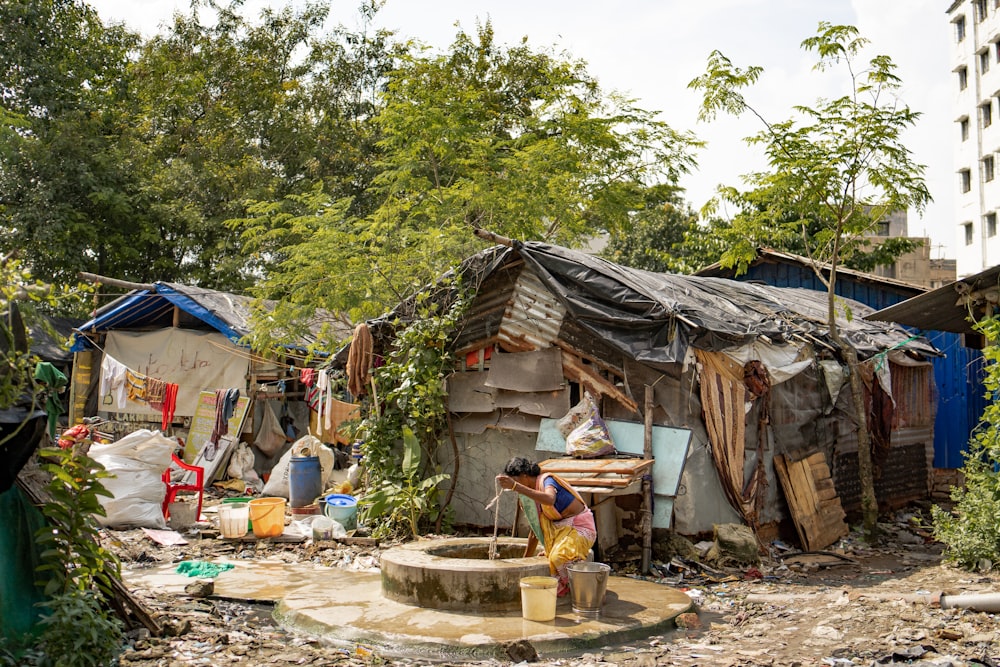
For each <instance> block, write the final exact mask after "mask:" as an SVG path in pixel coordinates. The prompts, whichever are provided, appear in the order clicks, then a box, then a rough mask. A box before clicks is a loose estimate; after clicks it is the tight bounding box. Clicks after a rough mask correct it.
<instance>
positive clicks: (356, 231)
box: [246, 23, 696, 318]
mask: <svg viewBox="0 0 1000 667" xmlns="http://www.w3.org/2000/svg"><path fill="white" fill-rule="evenodd" d="M382 99H383V103H382V107H381V108H380V111H379V113H378V118H377V120H378V132H379V133H380V135H379V136H380V141H379V150H380V151H381V153H380V155H379V160H378V162H377V164H376V168H377V170H378V173H377V174H376V175H375V176H374V178H373V180H372V184H371V186H370V187H369V188H368V189H367V190H366V193H365V194H366V196H368V197H370V198H371V199H372V201H373V202H374V208H373V210H372V211H371V212H370V213H368V214H366V215H356V214H354V213H353V212H352V208H351V202H349V201H343V200H338V199H337V198H336V196H335V194H334V193H332V192H329V193H320V192H319V191H313V192H312V193H311V194H310V196H309V197H308V198H306V199H304V198H303V197H302V196H301V193H300V194H299V195H297V196H296V197H295V198H292V199H289V200H286V201H283V202H271V203H262V204H261V205H260V206H259V207H257V208H256V209H255V210H254V214H255V215H254V217H253V218H252V219H251V220H250V221H248V226H247V231H246V234H247V235H248V236H255V237H260V236H263V235H266V234H274V233H276V232H275V231H274V230H276V229H279V228H284V229H287V230H289V231H288V232H287V233H288V234H289V238H290V239H291V238H294V237H298V238H300V239H301V242H299V243H297V244H295V243H292V244H290V245H286V246H285V247H284V248H283V249H282V253H283V254H282V262H281V263H280V264H278V265H277V266H275V267H274V271H273V272H271V273H270V274H269V275H268V277H267V279H266V281H265V284H264V289H265V290H270V291H271V292H272V293H274V292H280V293H283V294H286V295H288V297H289V298H288V300H289V301H290V302H293V303H296V302H297V303H304V302H305V299H309V300H310V301H311V302H312V303H313V304H314V305H321V306H324V307H326V308H327V309H329V310H333V311H338V312H340V311H343V312H350V314H351V315H352V317H354V318H359V317H365V316H371V315H374V314H379V313H381V312H383V311H384V310H385V309H386V307H387V306H388V305H390V304H393V303H395V302H396V301H398V300H399V299H400V298H402V297H404V296H407V295H409V294H411V293H412V292H413V291H414V290H415V289H416V288H417V287H419V286H420V285H422V284H425V283H426V282H428V281H429V280H431V279H432V278H434V277H436V276H437V275H439V274H440V273H441V272H443V271H444V270H446V269H448V268H449V267H451V266H453V265H454V264H456V263H457V262H458V261H459V260H461V259H462V258H464V257H466V256H468V255H469V254H471V253H473V252H474V251H476V250H477V249H479V247H481V246H480V244H479V242H478V241H476V240H475V239H474V238H473V236H472V234H471V231H472V229H473V227H476V226H481V227H484V228H489V229H490V230H491V231H495V232H497V233H500V234H502V235H505V236H510V237H513V238H520V239H545V240H549V241H553V242H558V243H562V244H568V245H573V244H578V243H581V242H582V241H583V240H584V239H585V238H587V237H589V236H591V235H593V234H595V233H597V232H600V231H603V230H616V229H619V228H625V227H627V226H628V225H629V223H630V215H631V214H632V213H633V212H634V211H636V210H641V209H642V207H643V206H644V205H645V203H646V200H647V189H648V188H649V187H651V186H653V185H657V184H660V183H669V184H674V183H676V180H677V178H678V177H679V175H680V174H681V173H683V172H684V171H685V170H687V169H688V168H689V167H690V165H692V164H693V159H692V157H691V155H690V151H691V149H692V148H693V147H694V146H695V145H696V142H695V141H694V139H693V138H692V137H691V136H689V135H686V134H681V133H678V132H674V131H673V130H671V129H670V128H669V127H668V126H666V125H665V124H663V123H662V122H659V121H657V120H655V118H654V116H655V114H654V113H652V112H649V111H645V110H642V109H639V108H637V107H635V106H634V105H633V104H632V103H631V102H630V101H629V100H626V99H623V98H622V97H621V96H618V95H614V94H609V95H605V94H603V93H602V91H601V90H600V88H599V86H598V85H597V83H596V81H594V80H593V78H592V77H590V76H589V75H588V74H587V72H586V70H585V67H584V65H583V64H582V63H580V62H577V61H574V60H570V59H568V58H565V57H563V56H559V55H555V54H550V53H543V52H539V51H536V50H533V49H532V48H530V47H529V46H528V44H527V41H526V40H525V41H522V42H520V43H518V44H516V45H514V46H509V47H505V46H501V45H498V44H496V43H495V42H494V36H493V31H492V28H491V26H490V25H489V23H487V24H486V25H484V26H481V27H480V28H479V30H478V31H477V33H476V34H475V35H468V34H466V33H465V32H459V33H458V35H457V37H456V39H455V41H454V43H453V44H452V46H451V49H450V51H449V52H448V53H445V54H441V55H427V54H425V53H423V52H417V53H414V54H412V55H408V56H407V57H405V58H402V59H401V64H400V66H399V67H398V68H397V69H395V70H394V71H393V72H391V73H390V75H389V77H388V81H387V84H386V86H385V92H384V95H383V98H382ZM281 233H286V232H281ZM333 272H335V274H336V277H337V280H336V282H335V283H333V282H331V281H330V280H329V277H330V275H331V273H333ZM272 316H273V315H272Z"/></svg>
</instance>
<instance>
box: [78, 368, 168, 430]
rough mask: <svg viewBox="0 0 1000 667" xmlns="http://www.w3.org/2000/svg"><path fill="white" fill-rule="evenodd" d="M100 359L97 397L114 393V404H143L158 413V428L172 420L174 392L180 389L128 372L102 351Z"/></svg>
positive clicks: (164, 381)
mask: <svg viewBox="0 0 1000 667" xmlns="http://www.w3.org/2000/svg"><path fill="white" fill-rule="evenodd" d="M101 352H102V353H103V354H104V357H103V359H101V378H100V384H99V385H98V393H99V394H100V396H102V397H103V396H107V395H109V394H112V392H113V393H114V397H115V399H116V403H117V404H118V406H119V407H123V406H124V405H125V403H126V401H133V402H136V403H145V404H147V405H148V406H149V407H151V408H152V409H154V410H160V413H161V415H162V418H161V420H160V427H161V429H162V430H164V431H165V430H167V427H168V426H169V425H170V424H171V423H172V422H173V421H174V411H175V410H176V409H177V392H178V390H179V389H180V387H179V386H178V385H177V384H175V383H173V382H167V381H166V380H161V379H160V378H155V377H151V376H149V375H146V374H145V373H140V372H139V371H135V370H132V369H131V368H129V367H128V366H126V365H125V364H123V363H122V362H120V361H118V360H117V359H115V358H114V357H112V356H111V355H110V354H108V353H107V352H106V351H104V350H101Z"/></svg>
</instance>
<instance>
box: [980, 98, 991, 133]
mask: <svg viewBox="0 0 1000 667" xmlns="http://www.w3.org/2000/svg"><path fill="white" fill-rule="evenodd" d="M979 119H980V120H981V121H982V123H983V127H989V126H990V125H992V124H993V102H992V100H991V101H989V102H983V103H982V104H981V105H979Z"/></svg>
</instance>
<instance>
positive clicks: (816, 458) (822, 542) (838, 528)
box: [774, 453, 849, 551]
mask: <svg viewBox="0 0 1000 667" xmlns="http://www.w3.org/2000/svg"><path fill="white" fill-rule="evenodd" d="M774 469H775V471H776V472H777V473H778V479H779V481H780V482H781V488H782V489H783V490H784V492H785V498H786V499H787V500H788V508H789V510H790V511H791V514H792V522H793V523H794V524H795V530H796V531H797V532H798V534H799V540H800V541H801V542H802V548H803V549H804V550H805V551H816V550H818V549H823V548H825V547H828V546H829V545H831V544H833V543H834V542H836V541H837V540H838V539H840V538H841V537H843V536H844V535H847V533H848V530H849V529H848V526H847V524H846V523H845V522H844V516H845V514H844V509H843V507H842V506H841V504H840V497H839V496H837V494H836V491H835V490H834V487H833V480H832V479H830V469H829V466H827V464H826V459H825V457H824V456H823V454H822V453H819V454H813V455H812V456H809V457H808V458H805V459H802V460H801V461H788V460H787V459H786V458H785V457H784V456H783V455H781V454H777V455H775V457H774Z"/></svg>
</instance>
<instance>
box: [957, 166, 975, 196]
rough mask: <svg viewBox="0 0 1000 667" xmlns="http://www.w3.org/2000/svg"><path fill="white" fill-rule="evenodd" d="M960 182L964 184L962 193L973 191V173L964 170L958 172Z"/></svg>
mask: <svg viewBox="0 0 1000 667" xmlns="http://www.w3.org/2000/svg"><path fill="white" fill-rule="evenodd" d="M958 177H959V180H960V181H961V183H962V192H968V191H969V190H971V189H972V172H971V171H970V170H968V169H962V170H961V171H959V172H958Z"/></svg>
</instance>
